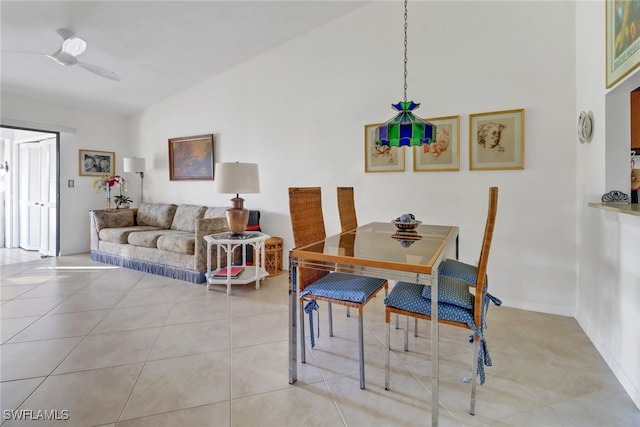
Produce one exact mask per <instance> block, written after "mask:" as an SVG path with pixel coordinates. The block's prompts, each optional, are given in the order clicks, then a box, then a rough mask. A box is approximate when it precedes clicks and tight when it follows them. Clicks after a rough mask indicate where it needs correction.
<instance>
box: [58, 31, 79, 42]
mask: <svg viewBox="0 0 640 427" xmlns="http://www.w3.org/2000/svg"><path fill="white" fill-rule="evenodd" d="M56 33H58V35H59V36H60V37H62V40H66V39H70V38H71V37H73V36H75V35H76V34H75V33H74V32H73V31H71V30H70V29H68V28H58V29H57V30H56Z"/></svg>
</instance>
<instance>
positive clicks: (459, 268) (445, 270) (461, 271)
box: [438, 259, 478, 285]
mask: <svg viewBox="0 0 640 427" xmlns="http://www.w3.org/2000/svg"><path fill="white" fill-rule="evenodd" d="M438 274H439V275H440V276H449V277H455V278H457V279H461V280H464V281H465V282H467V283H469V284H470V285H475V284H476V275H477V274H478V267H476V266H475V265H471V264H466V263H464V262H460V261H458V260H455V259H448V260H445V261H444V262H443V263H442V264H440V267H439V268H438Z"/></svg>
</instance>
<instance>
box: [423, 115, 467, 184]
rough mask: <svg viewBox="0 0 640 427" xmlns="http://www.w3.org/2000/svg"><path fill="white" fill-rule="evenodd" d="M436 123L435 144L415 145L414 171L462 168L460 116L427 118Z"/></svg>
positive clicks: (455, 169)
mask: <svg viewBox="0 0 640 427" xmlns="http://www.w3.org/2000/svg"><path fill="white" fill-rule="evenodd" d="M425 120H427V121H428V122H431V123H433V124H434V125H436V141H435V142H434V143H433V144H429V145H422V146H419V147H418V146H416V147H413V170H414V172H444V171H459V170H460V116H448V117H435V118H432V119H425Z"/></svg>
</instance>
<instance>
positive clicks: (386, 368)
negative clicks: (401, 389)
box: [384, 315, 397, 390]
mask: <svg viewBox="0 0 640 427" xmlns="http://www.w3.org/2000/svg"><path fill="white" fill-rule="evenodd" d="M388 318H389V315H387V319H388ZM396 320H397V317H396ZM385 345H386V347H387V349H386V350H387V351H386V352H385V354H384V389H385V390H389V376H390V372H389V371H390V370H391V367H390V366H389V365H390V363H391V360H390V359H391V323H390V322H389V321H387V334H386V337H385Z"/></svg>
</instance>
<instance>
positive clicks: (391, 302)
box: [384, 278, 477, 329]
mask: <svg viewBox="0 0 640 427" xmlns="http://www.w3.org/2000/svg"><path fill="white" fill-rule="evenodd" d="M450 279H451V280H453V281H459V280H458V279H453V278H450ZM442 282H443V280H442V279H441V280H440V282H439V283H438V290H440V289H441V287H442V286H441V283H442ZM459 282H460V284H458V285H455V286H465V287H468V285H467V283H465V282H463V281H459ZM425 288H427V286H425V285H418V284H415V283H407V282H398V283H396V285H395V286H394V287H393V289H392V290H391V292H389V295H387V297H386V298H385V299H384V303H385V305H388V306H390V307H393V308H397V309H399V310H404V311H410V312H412V313H419V314H423V315H426V316H431V299H427V298H424V297H423V296H422V295H423V292H424V290H425ZM429 288H430V287H429ZM430 290H431V289H429V291H430ZM466 292H467V293H469V291H468V290H467V291H466ZM438 296H440V292H438ZM471 296H472V297H473V295H471ZM471 307H473V304H472V305H471ZM438 317H439V318H440V319H446V320H451V321H454V322H461V323H465V324H467V325H468V326H469V327H473V329H477V328H475V325H474V323H473V308H463V307H460V306H458V305H454V304H448V303H446V302H441V301H440V302H438Z"/></svg>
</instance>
